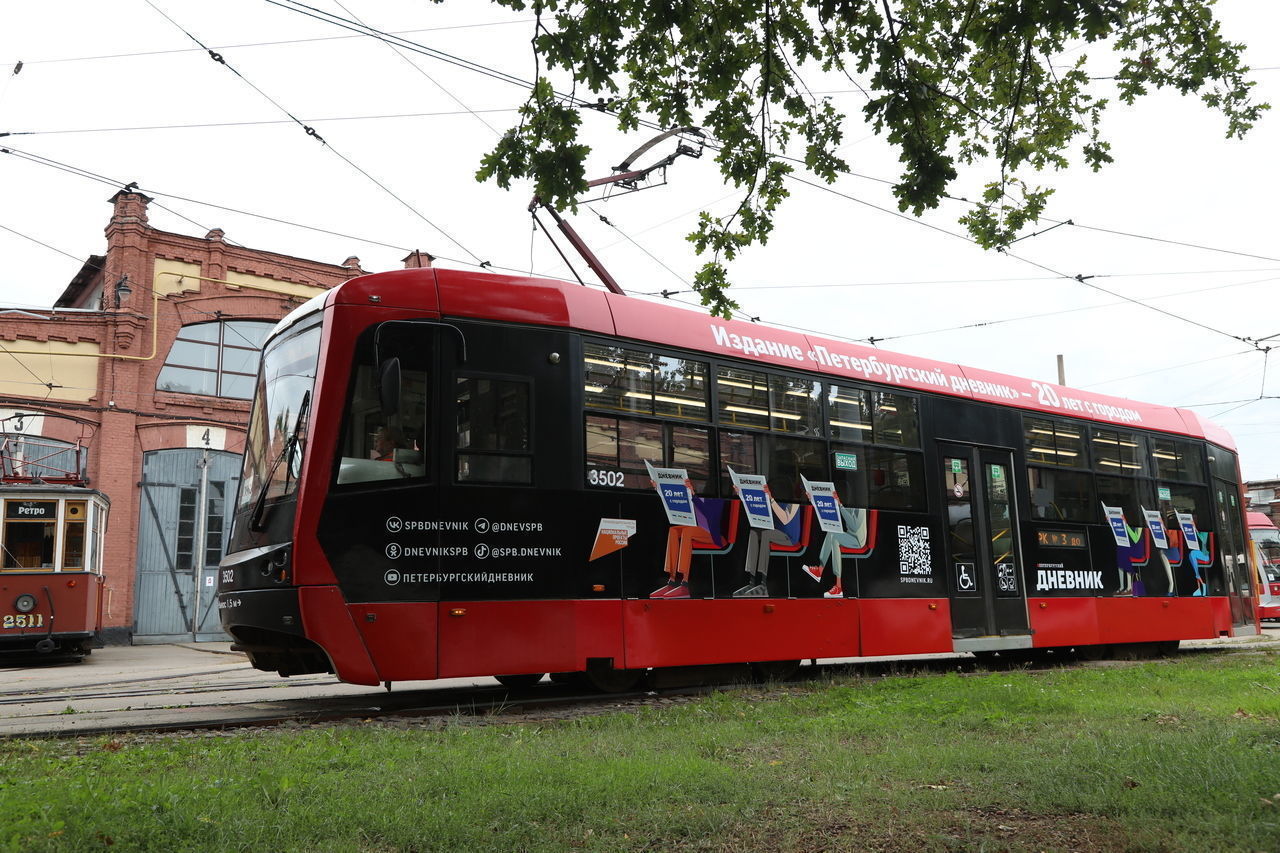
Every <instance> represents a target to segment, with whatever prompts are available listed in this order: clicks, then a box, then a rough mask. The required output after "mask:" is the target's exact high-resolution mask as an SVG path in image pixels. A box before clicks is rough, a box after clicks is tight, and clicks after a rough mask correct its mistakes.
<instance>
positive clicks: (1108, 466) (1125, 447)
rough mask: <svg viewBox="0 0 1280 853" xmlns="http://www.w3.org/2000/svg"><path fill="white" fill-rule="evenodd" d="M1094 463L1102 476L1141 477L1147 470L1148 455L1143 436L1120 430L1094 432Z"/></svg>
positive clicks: (1098, 430)
mask: <svg viewBox="0 0 1280 853" xmlns="http://www.w3.org/2000/svg"><path fill="white" fill-rule="evenodd" d="M1092 438H1093V463H1094V468H1095V469H1096V470H1097V471H1098V473H1100V474H1120V475H1123V476H1125V477H1139V476H1141V475H1142V474H1143V473H1144V471H1145V468H1144V466H1143V460H1144V459H1145V457H1146V453H1144V452H1143V445H1144V443H1145V442H1146V439H1144V438H1143V437H1142V436H1140V435H1138V434H1137V433H1132V432H1120V431H1119V430H1110V429H1095V430H1093V435H1092Z"/></svg>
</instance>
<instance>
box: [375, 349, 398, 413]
mask: <svg viewBox="0 0 1280 853" xmlns="http://www.w3.org/2000/svg"><path fill="white" fill-rule="evenodd" d="M378 402H379V403H380V404H381V406H382V414H383V415H384V416H387V417H390V416H391V415H395V414H398V413H399V412H400V359H399V358H389V359H387V360H386V361H384V362H382V366H381V367H379V368H378Z"/></svg>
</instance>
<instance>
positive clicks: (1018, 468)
mask: <svg viewBox="0 0 1280 853" xmlns="http://www.w3.org/2000/svg"><path fill="white" fill-rule="evenodd" d="M1242 505H1243V501H1242V492H1241V487H1240V479H1239V470H1238V466H1237V461H1236V454H1235V452H1234V451H1233V445H1232V442H1231V439H1230V437H1229V436H1228V435H1227V434H1226V433H1225V432H1224V431H1223V430H1222V429H1220V428H1218V427H1216V426H1215V425H1213V424H1211V423H1209V422H1207V421H1205V420H1203V419H1201V418H1200V417H1199V416H1197V415H1196V414H1195V413H1193V412H1190V411H1185V410H1180V409H1172V408H1166V407H1160V406H1153V405H1147V404H1142V403H1137V402H1133V401H1130V400H1124V399H1119V398H1113V397H1106V396H1102V395H1098V394H1093V393H1089V392H1085V391H1077V390H1073V389H1069V388H1066V387H1062V386H1058V385H1054V384H1051V383H1044V382H1034V381H1029V380H1025V379H1019V378H1015V377H1011V376H1005V375H1001V374H995V373H991V372H989V371H985V370H977V369H973V368H967V367H961V366H958V365H955V364H948V363H942V362H934V361H929V360H925V359H920V358H915V357H912V356H906V355H895V354H892V353H888V352H885V351H882V350H878V349H873V348H869V347H863V346H859V345H855V344H851V343H844V342H838V341H833V340H824V339H821V338H818V337H814V336H811V335H806V334H800V333H797V332H793V331H787V330H782V329H774V328H769V327H766V326H761V325H757V324H753V323H745V322H737V321H726V320H722V319H718V318H713V317H709V316H707V315H705V314H701V313H698V312H694V311H690V310H685V309H683V308H680V307H678V306H673V305H669V304H662V303H655V302H651V301H646V300H642V299H636V298H630V297H627V296H623V295H620V294H616V293H606V292H603V291H598V290H594V289H590V288H585V287H579V286H574V285H570V284H566V283H563V282H558V281H551V280H543V279H531V278H517V277H508V276H500V275H494V274H487V273H469V272H461V271H453V270H443V269H415V270H403V271H396V272H389V273H381V274H376V275H370V276H365V277H362V278H358V279H354V280H352V281H349V282H347V283H345V284H344V285H342V286H341V287H338V288H335V289H334V290H332V291H330V292H328V293H326V294H323V295H322V296H318V297H316V298H315V299H313V300H312V301H311V302H309V303H307V304H306V305H304V306H302V307H300V308H299V309H298V310H296V311H295V312H294V313H293V314H291V315H290V316H289V317H287V318H286V319H285V320H283V321H282V322H281V323H280V324H279V326H278V327H277V328H276V329H275V331H274V332H273V333H272V335H271V337H270V338H269V340H268V342H267V343H266V345H265V348H264V352H263V362H262V370H261V374H260V377H259V384H258V388H257V395H256V397H255V400H254V405H253V411H252V414H251V418H250V431H249V437H248V441H247V452H246V455H245V467H244V476H243V480H242V482H241V486H240V494H239V499H238V502H237V508H236V514H235V521H234V526H233V530H232V533H231V544H230V547H229V555H228V557H227V558H226V559H225V560H224V561H223V562H222V564H221V567H220V572H219V581H220V586H219V592H218V607H219V609H220V612H221V619H222V625H223V627H224V629H225V630H226V631H227V632H228V633H229V634H231V635H232V636H233V637H234V638H235V641H236V643H237V645H238V647H240V648H242V649H243V650H245V651H246V652H247V653H248V654H249V656H250V657H251V659H252V661H253V664H254V665H255V666H257V667H258V668H260V669H264V670H274V671H277V672H279V673H280V674H281V675H292V674H297V673H308V672H323V671H331V672H334V673H336V675H337V676H338V677H339V678H340V679H342V680H344V681H349V682H354V683H359V684H377V683H383V682H395V681H406V680H418V679H434V678H443V677H450V676H474V675H498V676H501V677H502V678H501V680H503V681H504V682H506V683H512V684H514V683H520V682H522V681H532V680H535V679H536V678H538V677H540V676H541V674H543V673H583V672H585V673H587V674H588V676H590V677H591V678H592V679H593V680H594V681H595V682H596V683H597V684H598V685H600V686H602V687H606V688H608V687H617V686H619V685H624V684H627V683H630V682H633V681H634V680H635V679H636V678H638V676H639V675H640V674H643V673H644V672H646V671H649V670H660V669H662V668H667V667H686V666H700V665H709V664H724V663H753V664H756V665H757V667H758V668H759V669H762V670H764V671H768V672H778V671H781V670H785V669H786V668H787V667H788V666H789V665H790V664H792V663H794V662H798V661H799V660H802V659H813V658H837V657H850V656H862V655H908V654H917V653H935V652H955V651H969V652H975V653H979V654H1007V655H1024V654H1034V653H1036V652H1038V651H1046V650H1071V649H1074V650H1077V651H1080V652H1081V653H1086V654H1106V653H1107V652H1109V651H1117V650H1127V651H1130V652H1132V651H1134V650H1147V651H1154V650H1159V649H1162V648H1170V647H1176V645H1177V643H1178V641H1179V640H1183V639H1189V638H1207V637H1218V636H1224V635H1236V634H1242V633H1254V632H1256V630H1257V628H1256V621H1257V620H1256V612H1255V607H1256V595H1257V591H1256V589H1255V585H1254V584H1253V583H1251V578H1252V577H1253V573H1252V570H1251V567H1250V564H1249V557H1248V554H1249V552H1250V550H1251V549H1250V547H1249V545H1248V538H1247V536H1246V528H1245V524H1244V515H1243V509H1242Z"/></svg>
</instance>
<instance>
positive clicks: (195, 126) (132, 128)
mask: <svg viewBox="0 0 1280 853" xmlns="http://www.w3.org/2000/svg"><path fill="white" fill-rule="evenodd" d="M513 112H516V109H515V108H514V107H494V108H492V109H482V110H473V109H462V110H437V111H434V112H426V113H389V114H384V115H364V116H326V117H324V118H305V119H302V121H304V122H306V123H307V124H323V123H324V122H327V121H383V120H388V119H405V118H441V117H444V116H459V115H477V114H480V113H513ZM277 124H293V121H292V120H291V119H263V120H259V121H213V122H195V123H190V124H148V125H129V126H124V127H78V128H55V129H50V130H11V131H6V132H5V133H0V136H56V135H59V134H71V133H131V132H141V131H152V130H209V129H211V128H219V127H259V126H267V125H277ZM486 124H487V123H486Z"/></svg>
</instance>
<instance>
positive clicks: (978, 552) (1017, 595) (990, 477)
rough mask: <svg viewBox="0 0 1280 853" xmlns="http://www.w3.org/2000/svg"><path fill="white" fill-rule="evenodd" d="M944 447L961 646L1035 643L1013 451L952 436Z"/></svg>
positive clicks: (951, 574) (955, 620)
mask: <svg viewBox="0 0 1280 853" xmlns="http://www.w3.org/2000/svg"><path fill="white" fill-rule="evenodd" d="M940 450H941V453H940V457H941V459H942V484H943V488H944V490H945V494H944V495H943V505H944V506H945V507H946V513H947V518H946V524H947V534H946V543H947V546H946V550H947V560H948V563H947V577H948V582H949V584H950V597H951V627H952V635H953V636H954V637H955V639H956V648H957V650H964V651H980V650H998V649H1010V648H1028V647H1030V645H1031V642H1030V639H1031V637H1030V631H1029V630H1028V622H1027V602H1026V591H1025V590H1024V589H1023V586H1022V578H1023V575H1022V556H1021V553H1020V549H1019V542H1018V517H1017V511H1018V504H1017V500H1016V497H1017V496H1016V493H1015V483H1014V478H1013V459H1012V456H1011V454H1010V452H1009V451H1008V450H998V449H995V448H988V447H971V446H965V445H952V444H944V445H942V446H941V448H940ZM979 638H981V639H979Z"/></svg>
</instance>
